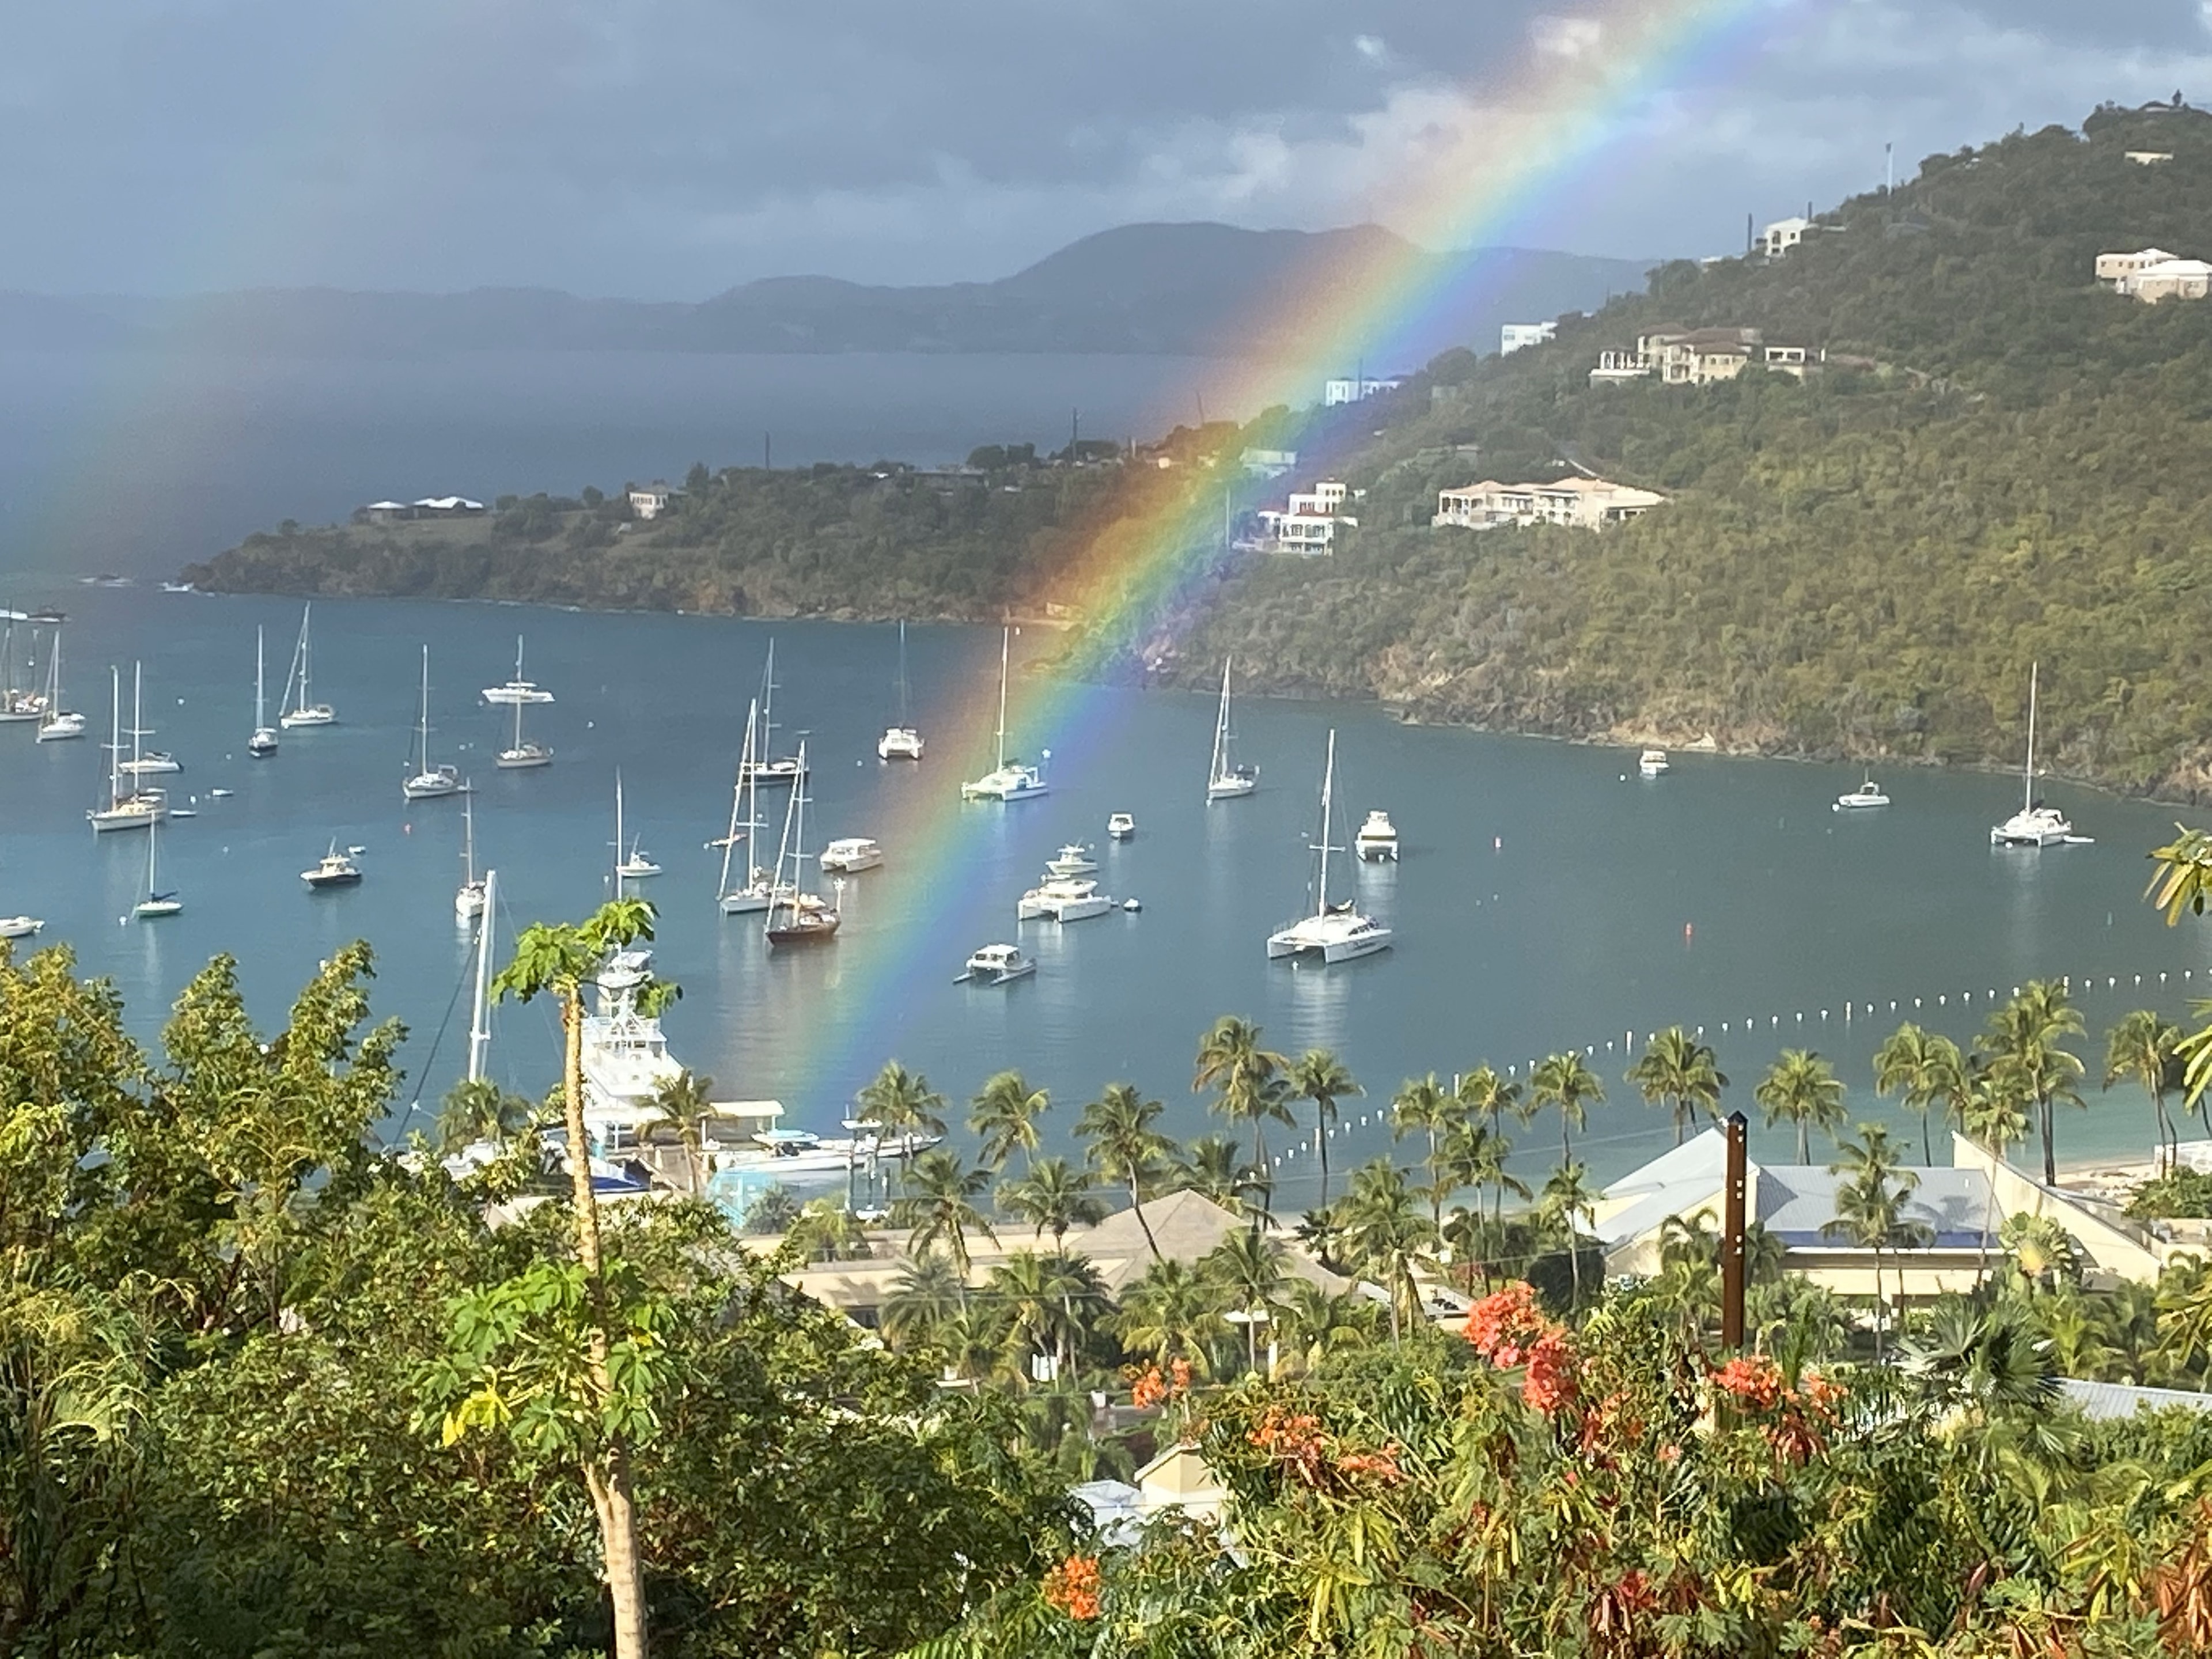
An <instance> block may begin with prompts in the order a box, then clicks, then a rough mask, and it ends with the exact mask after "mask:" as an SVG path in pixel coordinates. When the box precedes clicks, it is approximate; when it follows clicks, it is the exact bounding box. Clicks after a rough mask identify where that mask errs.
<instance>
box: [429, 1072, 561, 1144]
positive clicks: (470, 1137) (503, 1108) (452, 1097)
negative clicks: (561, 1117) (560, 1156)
mask: <svg viewBox="0 0 2212 1659" xmlns="http://www.w3.org/2000/svg"><path fill="white" fill-rule="evenodd" d="M536 1115H537V1113H536V1111H535V1110H534V1109H532V1106H531V1104H530V1103H529V1102H528V1101H526V1100H525V1099H524V1098H523V1097H521V1096H520V1095H511V1094H509V1093H507V1091H506V1090H504V1089H502V1088H501V1087H500V1086H499V1085H497V1084H496V1083H494V1082H493V1081H492V1080H491V1079H489V1078H477V1079H475V1080H474V1081H473V1082H467V1083H456V1084H455V1085H453V1087H452V1088H451V1089H450V1090H448V1091H447V1094H446V1100H445V1103H444V1105H443V1106H441V1108H440V1109H439V1111H438V1139H437V1146H438V1150H439V1151H440V1152H442V1153H445V1154H447V1156H451V1155H452V1154H453V1153H454V1152H459V1151H460V1150H461V1148H462V1147H464V1146H468V1145H470V1144H471V1142H473V1141H480V1140H481V1141H489V1142H491V1143H493V1144H494V1145H503V1144H504V1143H505V1142H506V1141H507V1139H508V1138H509V1137H510V1136H513V1135H518V1134H520V1133H522V1132H523V1131H524V1130H525V1129H526V1128H528V1127H530V1123H531V1120H532V1118H533V1117H535V1116H536Z"/></svg>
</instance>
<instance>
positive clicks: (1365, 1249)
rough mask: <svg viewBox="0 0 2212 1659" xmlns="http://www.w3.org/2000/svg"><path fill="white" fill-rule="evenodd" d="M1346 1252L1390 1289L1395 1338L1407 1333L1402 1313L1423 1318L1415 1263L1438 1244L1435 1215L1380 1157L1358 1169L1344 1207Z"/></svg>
mask: <svg viewBox="0 0 2212 1659" xmlns="http://www.w3.org/2000/svg"><path fill="white" fill-rule="evenodd" d="M1337 1208H1338V1212H1339V1215H1340V1222H1341V1225H1342V1229H1343V1231H1342V1239H1343V1243H1344V1249H1345V1253H1346V1255H1347V1256H1348V1257H1349V1258H1350V1259H1351V1260H1352V1262H1353V1263H1354V1264H1355V1265H1356V1266H1357V1267H1358V1271H1359V1273H1360V1275H1361V1277H1363V1278H1364V1279H1368V1280H1370V1282H1372V1283H1375V1284H1378V1285H1382V1286H1383V1289H1384V1290H1385V1291H1389V1297H1390V1340H1392V1341H1393V1342H1395V1341H1396V1340H1398V1337H1399V1335H1400V1333H1401V1325H1400V1316H1401V1313H1402V1314H1405V1315H1407V1316H1415V1317H1418V1316H1419V1313H1420V1307H1421V1295H1420V1290H1419V1286H1418V1285H1415V1284H1414V1282H1413V1264H1414V1262H1415V1261H1418V1260H1419V1258H1420V1256H1421V1255H1422V1253H1423V1252H1424V1251H1426V1250H1429V1249H1434V1248H1435V1246H1436V1243H1437V1236H1436V1233H1435V1231H1433V1230H1432V1229H1431V1227H1430V1225H1429V1218H1427V1217H1426V1216H1425V1215H1423V1214H1422V1213H1421V1212H1420V1209H1419V1206H1417V1205H1416V1204H1415V1203H1414V1201H1413V1188H1410V1187H1408V1186H1407V1184H1406V1175H1405V1171H1404V1170H1401V1169H1399V1168H1398V1167H1397V1166H1396V1165H1395V1164H1392V1163H1391V1162H1390V1160H1389V1158H1376V1159H1373V1160H1372V1161H1371V1162H1369V1163H1367V1164H1362V1165H1361V1166H1360V1167H1359V1168H1358V1169H1357V1170H1354V1171H1352V1187H1351V1190H1350V1191H1349V1192H1347V1193H1346V1194H1345V1195H1344V1198H1343V1200H1342V1201H1341V1202H1340V1204H1339V1205H1338V1206H1337Z"/></svg>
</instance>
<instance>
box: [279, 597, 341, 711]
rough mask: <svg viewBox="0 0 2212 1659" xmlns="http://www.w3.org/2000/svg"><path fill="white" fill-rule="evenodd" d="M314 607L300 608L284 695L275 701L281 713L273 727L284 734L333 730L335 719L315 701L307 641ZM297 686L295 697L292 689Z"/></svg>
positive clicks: (325, 706) (325, 705)
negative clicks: (297, 634) (316, 728)
mask: <svg viewBox="0 0 2212 1659" xmlns="http://www.w3.org/2000/svg"><path fill="white" fill-rule="evenodd" d="M314 614H315V607H314V606H313V605H306V606H303V607H302V608H301V611H300V638H299V642H298V643H297V644H295V646H293V647H292V666H291V667H290V668H289V669H288V670H287V671H285V675H284V695H283V697H282V698H280V699H279V700H278V701H279V702H282V703H283V712H282V713H281V714H278V715H277V716H276V724H277V725H279V726H283V728H284V729H285V730H286V731H287V732H293V731H297V730H300V729H301V728H302V727H311V726H336V725H337V720H338V717H337V714H336V712H335V711H333V710H332V708H331V706H330V704H328V703H326V702H316V701H315V690H314V678H315V663H314V647H313V643H312V641H310V638H309V626H308V625H309V623H311V622H312V621H313V617H314ZM295 686H297V687H298V688H299V693H298V696H294V695H293V688H294V687H295Z"/></svg>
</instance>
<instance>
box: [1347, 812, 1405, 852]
mask: <svg viewBox="0 0 2212 1659" xmlns="http://www.w3.org/2000/svg"><path fill="white" fill-rule="evenodd" d="M1352 850H1353V851H1355V852H1357V853H1358V854H1359V856H1360V857H1361V858H1362V859H1364V860H1366V861H1367V862H1368V863H1370V864H1374V863H1378V862H1380V861H1381V860H1384V859H1388V860H1390V861H1391V862H1392V863H1393V864H1395V863H1396V862H1397V861H1398V826H1397V825H1396V824H1395V823H1391V822H1390V815H1389V813H1388V812H1385V811H1382V810H1381V809H1380V808H1377V809H1376V810H1375V811H1370V812H1369V813H1368V815H1367V822H1366V823H1363V824H1361V825H1360V826H1359V833H1358V835H1356V836H1353V837H1352Z"/></svg>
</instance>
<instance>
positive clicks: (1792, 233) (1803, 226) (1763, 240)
mask: <svg viewBox="0 0 2212 1659" xmlns="http://www.w3.org/2000/svg"><path fill="white" fill-rule="evenodd" d="M1812 228H1813V222H1812V221H1811V220H1810V219H1803V218H1797V217H1791V218H1788V219H1777V220H1776V221H1775V222H1773V223H1772V224H1771V225H1769V226H1767V228H1765V230H1763V231H1761V232H1759V252H1762V253H1764V254H1765V256H1766V257H1767V258H1770V259H1779V258H1781V257H1782V256H1783V255H1784V254H1785V253H1787V252H1790V249H1791V248H1793V247H1796V246H1797V244H1798V243H1800V242H1802V241H1803V240H1805V233H1806V232H1807V231H1808V230H1810V229H1812Z"/></svg>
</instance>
